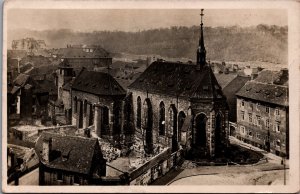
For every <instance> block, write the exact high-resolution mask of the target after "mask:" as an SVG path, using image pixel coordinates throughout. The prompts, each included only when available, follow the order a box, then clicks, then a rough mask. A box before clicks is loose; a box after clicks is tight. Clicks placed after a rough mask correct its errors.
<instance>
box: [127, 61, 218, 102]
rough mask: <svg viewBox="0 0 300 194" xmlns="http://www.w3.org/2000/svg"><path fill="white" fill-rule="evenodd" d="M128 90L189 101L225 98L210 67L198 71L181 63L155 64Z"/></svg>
mask: <svg viewBox="0 0 300 194" xmlns="http://www.w3.org/2000/svg"><path fill="white" fill-rule="evenodd" d="M128 88H129V89H137V90H140V91H148V92H152V93H159V94H167V95H172V96H179V97H183V98H188V99H190V98H194V99H204V98H206V99H207V98H209V99H212V98H223V97H224V95H223V93H222V88H221V86H220V85H219V83H218V81H217V79H216V77H215V75H214V74H213V72H212V70H211V68H210V66H209V65H206V66H205V67H204V68H203V70H201V71H197V70H196V66H195V65H192V64H184V63H180V62H177V63H175V62H165V61H156V62H153V63H152V64H151V65H150V66H149V67H148V68H147V69H146V70H145V71H144V72H143V73H142V74H141V75H140V76H139V77H138V78H137V79H136V80H135V81H134V82H133V83H132V84H131V85H130V86H129V87H128Z"/></svg>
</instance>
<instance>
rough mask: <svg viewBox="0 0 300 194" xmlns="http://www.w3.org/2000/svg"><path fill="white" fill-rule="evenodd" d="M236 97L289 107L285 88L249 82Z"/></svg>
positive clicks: (286, 88)
mask: <svg viewBox="0 0 300 194" xmlns="http://www.w3.org/2000/svg"><path fill="white" fill-rule="evenodd" d="M236 95H237V96H240V97H245V98H249V99H253V100H257V101H262V102H267V103H272V104H277V105H281V106H289V104H288V100H289V99H288V87H287V86H281V85H275V84H267V83H261V82H257V81H249V82H247V83H246V84H245V86H244V87H242V88H241V89H240V90H239V91H238V92H237V94H236Z"/></svg>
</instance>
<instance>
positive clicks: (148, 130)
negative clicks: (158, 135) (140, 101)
mask: <svg viewBox="0 0 300 194" xmlns="http://www.w3.org/2000/svg"><path fill="white" fill-rule="evenodd" d="M144 124H145V125H144V130H145V152H146V153H147V154H151V153H152V151H153V135H152V131H153V111H152V105H151V101H150V99H149V98H147V99H146V100H145V102H144Z"/></svg>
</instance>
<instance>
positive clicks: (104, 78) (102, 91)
mask: <svg viewBox="0 0 300 194" xmlns="http://www.w3.org/2000/svg"><path fill="white" fill-rule="evenodd" d="M72 89H73V90H79V91H83V92H88V93H91V94H96V95H104V96H119V95H126V91H125V90H124V89H123V87H122V86H121V85H120V84H119V83H118V82H117V81H116V80H115V79H114V78H113V77H112V76H111V75H110V74H107V73H103V72H96V71H86V70H85V69H83V70H82V71H81V72H80V73H79V75H78V76H77V77H76V78H75V80H74V83H73V85H72Z"/></svg>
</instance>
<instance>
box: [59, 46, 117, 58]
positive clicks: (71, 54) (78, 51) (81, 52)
mask: <svg viewBox="0 0 300 194" xmlns="http://www.w3.org/2000/svg"><path fill="white" fill-rule="evenodd" d="M54 54H57V55H59V56H61V58H111V56H110V53H109V52H108V51H106V50H105V49H103V48H101V47H100V46H98V47H93V48H88V49H87V48H85V47H68V48H61V49H58V50H57V51H55V52H54Z"/></svg>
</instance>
